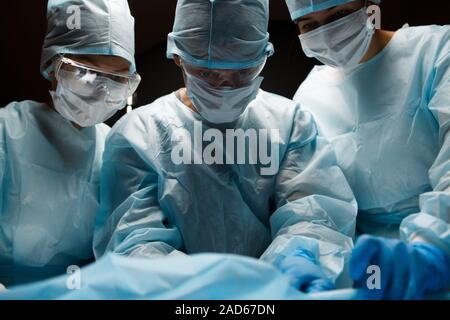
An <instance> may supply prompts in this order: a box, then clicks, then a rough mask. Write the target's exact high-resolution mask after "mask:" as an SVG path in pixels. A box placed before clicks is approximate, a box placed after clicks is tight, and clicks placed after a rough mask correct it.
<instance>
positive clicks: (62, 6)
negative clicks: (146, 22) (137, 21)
mask: <svg viewBox="0 0 450 320" xmlns="http://www.w3.org/2000/svg"><path fill="white" fill-rule="evenodd" d="M47 23H48V25H47V35H46V36H45V39H44V45H43V49H42V58H41V73H42V75H43V76H44V77H45V78H47V79H48V80H50V77H49V75H48V73H49V71H50V67H51V66H48V62H50V60H52V59H53V58H54V57H55V56H56V55H58V54H73V55H90V54H92V55H94V54H95V55H111V56H117V57H121V58H124V59H125V60H127V61H128V62H130V73H134V72H135V71H136V64H135V60H134V18H133V16H132V15H131V13H130V8H129V7H128V2H127V0H49V1H48V6H47Z"/></svg>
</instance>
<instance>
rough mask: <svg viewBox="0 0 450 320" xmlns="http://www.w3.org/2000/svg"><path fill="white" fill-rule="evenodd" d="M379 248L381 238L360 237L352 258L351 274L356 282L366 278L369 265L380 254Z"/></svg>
mask: <svg viewBox="0 0 450 320" xmlns="http://www.w3.org/2000/svg"><path fill="white" fill-rule="evenodd" d="M379 250H380V239H379V238H376V237H372V236H366V235H364V236H361V237H360V238H359V239H358V242H357V243H356V245H355V248H354V249H353V252H352V257H351V259H350V276H351V278H352V279H353V281H355V284H356V283H359V282H361V281H363V280H365V278H366V276H367V274H366V271H367V267H368V266H370V265H371V261H372V260H373V259H374V257H375V256H377V255H379ZM364 282H365V281H364Z"/></svg>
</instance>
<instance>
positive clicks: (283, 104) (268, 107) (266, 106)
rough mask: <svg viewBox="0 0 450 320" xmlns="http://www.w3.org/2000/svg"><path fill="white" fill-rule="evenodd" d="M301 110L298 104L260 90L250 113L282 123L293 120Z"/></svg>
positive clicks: (250, 108) (250, 107) (251, 105)
mask: <svg viewBox="0 0 450 320" xmlns="http://www.w3.org/2000/svg"><path fill="white" fill-rule="evenodd" d="M299 109H300V106H299V104H298V103H297V102H295V101H293V100H291V99H288V98H286V97H283V96H280V95H277V94H274V93H270V92H266V91H264V90H259V92H258V95H257V97H256V99H255V100H254V101H253V102H252V103H251V104H250V105H249V111H250V112H252V113H255V114H258V116H259V117H263V118H264V117H266V118H267V117H270V118H267V119H270V120H271V121H276V122H278V121H280V122H281V123H286V121H288V120H289V119H291V118H293V117H294V116H295V114H296V113H297V112H298V110H299Z"/></svg>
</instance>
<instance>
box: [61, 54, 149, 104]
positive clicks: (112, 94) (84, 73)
mask: <svg viewBox="0 0 450 320" xmlns="http://www.w3.org/2000/svg"><path fill="white" fill-rule="evenodd" d="M55 76H56V79H57V80H58V82H60V83H61V85H63V86H64V87H65V88H67V89H69V90H71V91H72V92H74V93H76V94H78V95H80V96H84V97H86V98H92V97H95V96H98V95H99V94H100V93H102V94H104V93H106V95H107V96H108V100H109V101H124V100H126V99H127V98H129V97H130V96H132V95H133V93H134V92H135V91H136V89H137V87H138V86H139V83H140V82H141V77H140V76H139V74H137V73H135V74H133V75H128V74H120V73H114V72H106V71H104V70H101V69H97V68H95V67H91V66H87V65H84V64H82V63H79V62H76V61H74V60H72V59H69V58H66V57H61V58H60V59H59V60H57V61H56V67H55Z"/></svg>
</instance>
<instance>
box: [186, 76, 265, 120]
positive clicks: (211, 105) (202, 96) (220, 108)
mask: <svg viewBox="0 0 450 320" xmlns="http://www.w3.org/2000/svg"><path fill="white" fill-rule="evenodd" d="M262 81H263V77H256V78H255V79H254V80H252V81H251V82H250V84H248V85H247V86H245V87H240V88H229V87H222V88H215V87H213V86H211V85H210V84H208V83H207V82H205V81H203V80H201V79H198V78H196V77H195V76H192V75H190V74H188V73H186V88H187V94H188V96H189V98H190V99H191V100H192V103H193V104H194V106H195V108H196V109H197V111H198V113H199V114H200V115H201V116H202V117H203V118H204V119H205V120H206V121H208V122H210V123H214V124H223V123H231V122H234V121H236V120H237V119H238V118H239V117H240V116H241V114H243V113H244V111H245V109H246V108H247V106H248V105H249V104H250V102H252V101H253V100H255V98H256V96H257V94H258V90H259V87H260V86H261V83H262Z"/></svg>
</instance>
